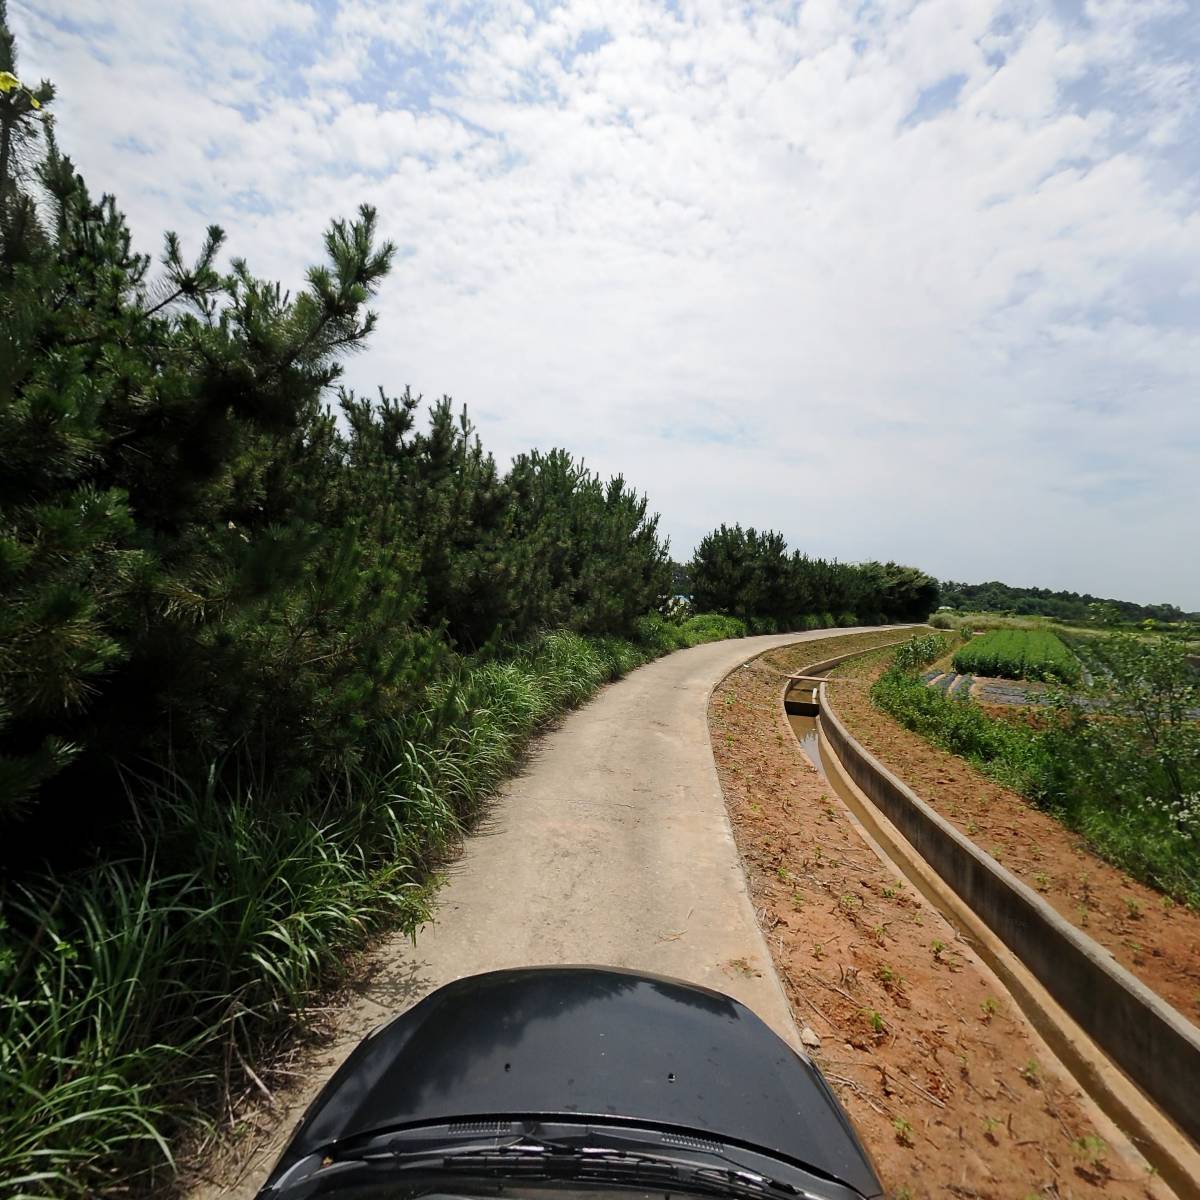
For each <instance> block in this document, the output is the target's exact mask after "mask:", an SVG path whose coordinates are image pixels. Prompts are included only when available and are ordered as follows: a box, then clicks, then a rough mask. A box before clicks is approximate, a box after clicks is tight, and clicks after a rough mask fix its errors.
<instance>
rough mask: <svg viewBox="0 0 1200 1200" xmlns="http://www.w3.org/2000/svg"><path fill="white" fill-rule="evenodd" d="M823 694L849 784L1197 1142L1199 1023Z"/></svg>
mask: <svg viewBox="0 0 1200 1200" xmlns="http://www.w3.org/2000/svg"><path fill="white" fill-rule="evenodd" d="M820 700H821V726H822V732H823V734H824V737H825V740H826V742H827V743H828V744H829V746H830V748H831V749H832V750H833V752H834V755H835V757H836V759H837V760H838V764H839V766H840V767H841V768H842V770H843V771H844V773H845V774H846V775H847V776H848V778H849V779H850V780H851V782H852V783H853V784H854V785H855V787H856V788H857V789H858V790H859V791H860V792H861V793H862V794H863V795H864V796H866V798H867V799H868V800H869V801H870V802H871V803H872V804H873V805H874V806H876V807H877V808H878V809H879V811H880V812H881V814H882V815H883V816H884V817H885V818H886V819H887V820H888V822H889V823H890V824H891V825H892V826H894V827H895V829H896V830H897V831H898V833H899V834H900V835H901V836H902V837H903V838H904V839H905V841H907V842H908V843H909V845H911V847H912V848H913V851H914V852H915V854H916V855H917V856H918V857H919V858H920V859H922V860H923V861H924V862H925V863H927V864H928V865H929V866H930V867H931V868H932V869H933V870H934V871H935V872H936V873H937V875H938V876H939V877H940V878H941V879H942V880H944V881H945V883H946V884H947V885H948V886H949V887H950V888H951V889H952V890H953V892H954V893H955V894H956V895H957V896H958V897H960V898H961V899H962V901H963V902H964V904H965V906H966V908H967V909H968V910H969V911H971V912H973V913H975V914H976V915H977V916H978V917H979V919H980V920H981V921H982V922H983V923H984V924H985V925H986V926H987V928H988V929H990V930H992V931H993V932H994V933H995V935H996V936H997V937H998V939H999V940H1000V942H1001V943H1002V944H1003V945H1004V946H1006V947H1007V948H1008V949H1010V950H1011V951H1012V953H1013V954H1014V955H1015V956H1016V958H1017V959H1018V960H1019V961H1020V962H1021V963H1022V964H1023V965H1024V966H1025V967H1026V968H1028V970H1029V972H1030V974H1031V975H1032V976H1033V978H1034V979H1036V980H1037V981H1038V982H1039V983H1040V984H1041V985H1042V986H1044V987H1045V989H1046V991H1047V992H1048V993H1049V995H1050V996H1051V997H1052V998H1053V999H1054V1001H1055V1002H1056V1003H1057V1004H1060V1005H1061V1006H1062V1009H1063V1010H1064V1011H1065V1012H1066V1014H1068V1015H1069V1016H1070V1018H1071V1019H1072V1020H1073V1021H1075V1022H1077V1023H1078V1025H1079V1026H1080V1028H1081V1029H1082V1030H1083V1031H1084V1032H1085V1033H1086V1034H1087V1035H1088V1037H1090V1038H1091V1039H1093V1040H1094V1041H1095V1043H1096V1044H1097V1045H1098V1046H1099V1047H1100V1048H1101V1049H1102V1051H1103V1052H1104V1053H1105V1054H1106V1055H1108V1056H1109V1057H1110V1058H1111V1059H1112V1060H1113V1062H1115V1063H1116V1064H1117V1065H1118V1066H1120V1067H1121V1069H1122V1070H1123V1071H1125V1072H1126V1073H1127V1074H1128V1076H1129V1077H1130V1079H1131V1080H1132V1081H1133V1082H1134V1083H1135V1084H1136V1085H1137V1086H1138V1087H1139V1088H1140V1089H1142V1091H1143V1092H1145V1094H1146V1095H1147V1096H1148V1097H1150V1098H1151V1099H1152V1100H1153V1101H1154V1103H1155V1104H1156V1105H1157V1106H1158V1107H1159V1108H1160V1109H1161V1110H1162V1112H1163V1113H1164V1114H1165V1115H1166V1116H1167V1117H1169V1118H1170V1120H1172V1121H1173V1122H1175V1124H1176V1125H1178V1127H1179V1129H1180V1130H1182V1131H1183V1133H1184V1134H1186V1135H1187V1136H1188V1138H1190V1139H1191V1143H1192V1146H1193V1149H1194V1147H1195V1143H1197V1142H1200V1103H1198V1102H1197V1098H1198V1097H1200V1030H1197V1029H1196V1028H1195V1026H1193V1025H1192V1024H1191V1023H1190V1022H1188V1021H1187V1020H1185V1019H1184V1018H1183V1017H1182V1016H1181V1015H1180V1014H1179V1013H1178V1012H1176V1011H1175V1009H1173V1008H1172V1007H1171V1006H1170V1005H1168V1004H1167V1003H1166V1002H1165V1001H1163V1000H1162V999H1161V998H1160V997H1159V996H1157V995H1155V994H1154V993H1153V992H1152V991H1151V990H1150V989H1149V988H1147V987H1146V986H1145V984H1143V983H1142V982H1141V981H1140V980H1138V979H1137V978H1135V977H1134V976H1133V975H1132V974H1130V972H1128V971H1126V970H1125V969H1124V968H1123V967H1122V966H1120V965H1119V964H1118V963H1116V962H1115V961H1114V960H1113V959H1112V958H1111V957H1110V956H1109V955H1108V952H1107V951H1105V950H1104V949H1103V948H1102V947H1101V946H1099V945H1098V944H1097V943H1096V942H1094V941H1093V940H1092V939H1091V938H1089V937H1087V935H1086V934H1083V933H1081V932H1080V931H1079V930H1077V929H1075V928H1074V927H1073V926H1071V925H1069V924H1068V923H1067V922H1066V921H1064V920H1063V918H1062V917H1060V916H1059V915H1058V913H1056V912H1055V911H1054V910H1053V909H1052V908H1050V906H1049V905H1048V904H1047V903H1046V902H1045V901H1044V900H1042V899H1041V897H1039V896H1038V895H1037V894H1036V893H1035V892H1034V891H1033V890H1032V889H1031V888H1029V887H1027V886H1026V885H1025V884H1024V883H1022V882H1021V881H1020V880H1019V879H1017V878H1016V876H1014V875H1013V874H1012V872H1010V871H1008V870H1007V869H1006V868H1004V867H1003V866H1001V865H1000V864H999V863H997V862H996V861H995V860H994V859H992V858H991V857H990V856H989V855H987V854H985V853H984V852H983V851H981V850H980V849H979V848H978V847H977V846H975V845H974V844H973V843H972V842H970V841H969V840H968V839H967V838H966V837H964V836H963V835H962V834H961V833H959V831H958V830H957V829H955V828H954V827H953V826H952V825H950V824H949V822H947V821H946V820H944V819H943V818H942V817H941V816H940V815H939V814H938V813H936V812H935V811H934V810H933V809H932V808H930V806H929V805H928V804H926V803H925V801H923V800H922V799H921V798H920V797H919V796H918V795H917V794H916V793H915V792H914V791H912V789H911V788H909V787H908V786H907V785H906V784H905V783H903V781H901V780H900V779H898V778H897V777H896V776H895V775H894V774H892V772H891V771H889V770H888V769H887V768H886V767H885V766H884V765H883V764H882V763H880V762H879V761H878V759H876V758H875V757H874V756H873V755H872V754H871V753H870V752H869V751H868V750H866V749H865V748H864V747H863V746H862V745H861V744H860V743H859V742H858V741H857V740H856V739H855V738H854V737H853V735H851V734H850V732H849V731H848V730H847V729H846V727H845V726H844V725H843V724H842V722H841V720H840V718H839V717H838V716H837V713H836V712H835V711H834V710H833V708H832V707H831V706H830V703H829V694H828V688H827V685H826V684H821V686H820ZM1189 1157H1190V1156H1189ZM1192 1186H1193V1188H1194V1186H1195V1180H1194V1179H1193V1180H1192ZM1177 1190H1178V1189H1177ZM1189 1191H1192V1189H1189ZM1192 1194H1195V1193H1194V1191H1192Z"/></svg>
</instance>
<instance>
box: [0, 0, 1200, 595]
mask: <svg viewBox="0 0 1200 1200" xmlns="http://www.w3.org/2000/svg"><path fill="white" fill-rule="evenodd" d="M10 20H11V22H12V24H13V26H14V27H15V29H16V32H17V34H18V38H19V53H20V68H21V75H22V76H23V78H25V79H26V80H29V79H35V78H38V77H41V76H48V77H50V78H51V79H53V80H54V82H55V83H56V84H57V86H58V89H59V98H58V99H57V100H56V102H55V106H54V108H55V112H56V114H57V121H58V134H59V140H60V143H61V144H62V145H63V147H64V149H65V150H67V152H68V153H70V154H71V155H72V157H73V158H74V160H75V162H76V164H77V165H78V167H79V168H80V170H81V171H82V172H83V174H84V175H85V177H86V178H87V180H88V183H89V185H90V186H91V188H92V189H93V190H94V191H101V190H103V191H111V192H114V193H115V194H116V195H117V197H118V200H119V201H120V203H121V205H122V207H123V208H124V210H125V212H126V213H127V215H128V217H129V220H130V223H131V226H132V228H133V231H134V235H135V240H136V242H137V244H138V245H139V247H140V248H142V249H144V250H148V251H156V250H157V249H158V248H159V247H160V246H161V237H162V233H163V231H164V230H167V229H173V230H175V231H177V232H178V233H179V234H180V235H181V237H183V239H184V241H185V245H187V246H190V247H193V248H198V246H199V242H200V238H201V235H202V232H203V230H204V228H205V226H207V225H208V224H210V223H217V224H219V225H221V226H223V227H224V228H225V230H226V231H227V234H228V243H227V245H228V249H229V253H230V254H232V255H239V256H241V257H244V258H246V259H247V260H248V262H249V265H250V267H251V268H252V270H253V271H254V272H255V273H256V274H258V275H260V276H266V277H270V278H278V279H280V280H282V281H283V282H284V284H285V285H287V286H290V287H292V288H297V287H299V286H301V285H302V283H303V278H304V270H305V268H306V267H307V266H308V265H309V264H311V263H313V262H316V261H319V260H320V258H321V254H322V249H321V234H322V231H323V230H324V228H325V227H326V226H327V224H328V222H329V220H330V219H331V218H332V217H336V216H348V215H352V214H353V213H354V211H355V210H356V208H357V206H358V205H359V204H360V203H363V202H367V203H370V204H373V205H375V206H377V208H378V210H379V219H380V226H381V231H382V233H383V234H384V236H386V237H389V238H391V239H392V240H394V241H395V243H396V244H397V247H398V256H397V261H396V264H395V267H394V269H393V271H392V274H391V275H390V277H389V278H388V280H387V282H386V283H385V284H384V286H383V288H382V289H381V291H380V294H379V296H378V299H377V303H376V307H377V309H378V310H379V314H380V321H379V326H378V330H377V332H376V333H375V335H374V338H373V341H372V343H371V345H370V347H369V348H368V349H367V350H366V351H365V352H364V353H363V354H361V355H359V356H357V357H355V358H354V359H353V360H352V361H350V362H349V363H348V364H347V380H348V382H349V383H351V384H352V385H354V386H355V387H357V388H360V389H362V390H365V391H371V392H374V390H375V387H376V385H378V384H382V385H384V386H385V388H386V389H387V390H389V391H392V392H396V391H400V390H402V389H403V388H404V386H405V385H411V386H412V388H413V389H414V391H418V392H421V393H423V394H424V395H425V396H426V398H427V399H433V398H436V397H438V396H440V395H443V394H448V395H450V396H452V397H453V398H454V399H455V401H456V402H458V403H462V404H465V405H466V406H467V408H468V410H469V413H470V415H471V417H472V419H473V420H474V422H475V423H476V425H477V427H478V429H479V432H480V434H481V436H482V438H483V441H484V444H485V446H487V447H488V448H490V449H491V450H493V451H494V452H495V454H496V456H497V458H498V459H499V460H500V461H501V462H506V461H507V460H508V459H509V458H510V457H511V456H512V455H513V454H515V453H519V452H520V451H522V450H525V449H529V448H531V447H535V446H536V447H539V448H542V449H549V448H550V447H552V446H563V447H566V448H567V449H569V450H571V451H573V452H574V453H575V454H577V455H579V456H581V457H583V458H585V459H586V461H587V462H588V464H589V465H590V466H592V467H593V468H594V469H595V470H597V471H599V472H600V473H602V474H603V475H605V476H608V475H612V474H618V473H620V474H622V475H624V476H625V477H626V478H627V479H628V480H629V481H630V482H632V483H633V484H634V485H636V486H637V487H638V488H639V489H640V490H643V491H645V492H646V493H647V494H648V495H649V498H650V502H651V506H652V508H653V509H655V510H656V511H658V512H660V513H661V515H662V520H661V528H662V530H663V531H664V532H665V533H666V534H668V535H669V536H670V539H671V547H672V553H673V556H674V557H676V558H680V559H684V558H687V557H688V556H690V553H691V550H692V548H693V546H694V545H695V543H696V541H697V540H698V539H699V538H700V537H701V536H703V534H704V533H705V532H706V531H707V530H709V529H711V528H713V527H714V526H716V525H718V524H720V523H722V522H727V523H729V524H732V523H734V522H740V523H741V524H743V525H753V526H755V527H757V528H775V529H778V530H780V531H781V532H782V533H783V534H784V535H785V536H786V537H787V539H788V541H789V543H790V544H791V545H792V546H793V547H797V548H799V549H802V550H805V551H807V552H808V553H810V554H820V555H825V556H835V557H837V558H840V559H842V560H845V561H859V560H864V559H871V558H878V559H895V560H899V561H902V562H909V563H913V564H915V565H918V566H921V567H923V568H924V569H925V570H927V571H929V572H930V573H932V574H934V575H936V576H938V577H940V578H943V579H946V578H950V579H957V580H964V581H970V582H976V581H981V580H984V579H1001V580H1003V581H1005V582H1007V583H1010V584H1014V585H1025V586H1044V587H1052V588H1068V589H1072V590H1077V591H1081V592H1082V591H1086V592H1091V593H1093V594H1096V595H1106V596H1115V597H1118V598H1122V599H1130V600H1137V601H1142V602H1171V603H1177V604H1180V605H1181V606H1183V607H1184V608H1187V609H1200V554H1198V553H1197V549H1198V545H1197V542H1198V539H1197V526H1198V518H1200V213H1198V209H1197V200H1198V199H1200V122H1198V121H1197V116H1198V115H1200V114H1198V109H1200V3H1196V2H1191V3H1189V2H1188V0H1019V2H1014V3H1008V2H1000V0H894V2H893V0H859V2H851V0H803V2H802V3H799V4H795V3H770V2H768V3H760V4H753V3H746V4H736V5H735V4H724V3H716V2H709V0H694V2H689V0H674V2H671V0H659V2H657V3H643V2H641V0H565V2H564V3H547V4H536V5H531V4H526V3H499V4H495V5H479V4H464V3H458V2H457V0H450V2H448V3H426V2H424V0H337V2H334V0H320V2H317V3H302V2H301V0H188V2H187V3H186V4H185V3H182V2H181V0H37V2H36V3H27V2H26V0H10Z"/></svg>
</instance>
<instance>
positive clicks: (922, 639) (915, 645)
mask: <svg viewBox="0 0 1200 1200" xmlns="http://www.w3.org/2000/svg"><path fill="white" fill-rule="evenodd" d="M945 651H946V639H945V638H944V637H941V636H939V635H938V634H936V633H926V634H914V635H913V636H912V637H911V638H909V639H908V641H907V642H904V643H902V644H901V645H899V646H897V647H896V651H895V653H894V654H893V655H892V662H891V671H892V672H901V671H914V670H916V669H917V668H918V667H923V666H925V665H926V664H927V663H931V662H933V661H934V659H936V658H940V657H941V656H942V655H943V654H944V653H945Z"/></svg>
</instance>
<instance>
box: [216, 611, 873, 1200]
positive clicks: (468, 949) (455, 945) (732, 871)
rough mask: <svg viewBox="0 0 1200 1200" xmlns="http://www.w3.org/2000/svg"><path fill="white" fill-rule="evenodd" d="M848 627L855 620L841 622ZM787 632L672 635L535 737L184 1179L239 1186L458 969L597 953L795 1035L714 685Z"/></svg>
mask: <svg viewBox="0 0 1200 1200" xmlns="http://www.w3.org/2000/svg"><path fill="white" fill-rule="evenodd" d="M844 632H845V633H847V634H850V633H854V632H861V631H856V630H846V631H844ZM824 637H828V632H827V631H825V632H822V631H817V632H813V633H790V634H778V635H769V636H765V637H753V638H746V639H737V640H732V641H723V642H713V643H709V644H707V645H702V646H696V647H693V648H692V649H689V650H681V651H679V652H677V653H675V654H670V655H668V656H667V657H666V658H662V659H659V660H658V661H657V662H654V663H651V664H649V665H648V666H645V667H642V668H640V669H639V670H637V671H635V672H633V673H632V674H631V675H629V676H628V677H626V678H625V679H623V680H621V681H620V682H618V683H615V684H612V685H611V686H609V687H607V688H605V689H604V690H603V691H602V692H601V693H600V694H599V695H598V696H597V697H596V699H595V700H593V701H592V702H591V703H589V704H587V705H585V706H584V707H583V708H581V709H579V710H577V711H576V712H574V713H572V714H571V715H570V716H568V717H567V718H566V719H565V720H564V721H563V722H562V724H561V725H560V726H559V727H558V728H557V729H556V730H554V731H553V732H552V733H550V734H548V735H547V736H546V737H544V738H542V739H540V740H539V741H538V742H536V743H535V744H534V747H533V749H532V751H531V753H530V755H529V760H528V762H527V764H526V767H525V769H524V771H522V772H521V773H520V774H519V775H518V776H517V777H516V778H515V779H514V780H512V781H511V782H510V783H509V784H508V785H506V786H505V787H504V788H503V789H502V790H501V792H500V794H499V796H498V797H497V799H496V800H495V802H494V803H493V805H492V806H491V808H490V810H489V814H488V816H487V817H486V818H485V821H484V823H483V824H482V826H481V827H480V828H479V830H478V831H477V833H476V834H475V836H472V837H471V838H470V839H469V840H468V841H467V843H466V846H465V849H464V853H463V854H462V856H461V858H459V859H458V861H457V862H455V863H454V864H453V865H452V866H451V867H450V869H449V872H448V879H447V882H446V884H445V886H444V888H443V889H442V891H441V892H440V893H439V903H438V907H437V912H436V916H435V919H434V921H433V923H432V924H431V925H430V926H428V927H427V928H426V929H425V930H424V931H423V932H422V933H421V934H420V935H419V937H418V939H417V942H416V945H415V947H414V946H413V945H412V944H411V943H410V942H409V941H408V940H407V939H404V938H402V937H397V938H396V939H394V940H393V941H391V942H389V943H386V944H385V945H384V946H383V947H382V948H381V950H380V952H379V954H378V955H377V956H376V958H375V960H374V963H375V969H374V970H373V971H372V972H371V973H370V974H369V978H367V979H366V981H365V982H364V984H363V985H362V986H361V987H360V988H359V989H358V990H357V993H356V994H355V995H353V996H352V998H351V999H350V1001H349V1002H348V1004H347V1006H346V1008H345V1011H344V1012H340V1013H338V1014H337V1015H336V1017H335V1019H334V1024H335V1031H334V1037H333V1041H332V1044H329V1045H326V1046H324V1047H322V1050H321V1053H320V1060H319V1061H313V1062H308V1063H304V1064H301V1066H302V1070H301V1076H300V1078H299V1079H298V1081H297V1085H296V1086H295V1088H294V1089H293V1090H292V1093H291V1094H290V1095H289V1096H287V1097H286V1098H280V1097H276V1102H275V1106H274V1109H273V1111H272V1112H271V1113H269V1114H259V1117H260V1119H261V1118H265V1122H264V1124H263V1131H262V1132H261V1133H260V1135H259V1136H258V1137H257V1138H251V1139H248V1141H249V1142H252V1143H254V1144H253V1145H244V1146H243V1147H242V1150H241V1152H240V1154H238V1155H237V1159H238V1161H237V1162H235V1163H226V1164H214V1166H213V1169H212V1170H211V1172H210V1174H211V1175H212V1178H209V1179H207V1180H206V1181H204V1182H203V1183H201V1184H200V1185H199V1187H198V1188H197V1190H196V1192H195V1194H196V1195H197V1196H203V1197H205V1198H208V1197H218V1196H220V1197H229V1196H233V1197H238V1198H240V1197H249V1196H252V1195H253V1194H254V1191H255V1189H256V1188H257V1187H258V1186H259V1185H260V1184H261V1183H262V1180H263V1179H264V1177H265V1175H266V1172H267V1170H268V1169H269V1167H270V1165H271V1163H272V1162H273V1160H274V1157H275V1155H276V1153H277V1152H278V1148H279V1144H280V1142H281V1141H282V1139H283V1138H284V1136H285V1135H286V1133H287V1132H288V1131H289V1130H290V1129H291V1127H292V1125H293V1123H294V1121H295V1119H296V1118H297V1117H298V1115H299V1113H300V1111H301V1109H302V1107H303V1106H304V1105H305V1104H306V1103H307V1102H308V1100H309V1099H311V1097H312V1095H313V1094H314V1093H315V1092H316V1091H317V1089H318V1088H319V1087H320V1085H321V1084H322V1083H323V1082H324V1080H325V1079H326V1078H327V1077H328V1075H329V1074H331V1073H332V1071H333V1069H334V1068H335V1067H336V1066H337V1064H338V1063H339V1062H340V1061H341V1060H342V1058H344V1057H345V1055H346V1053H347V1052H348V1051H349V1050H350V1048H351V1047H352V1046H353V1045H354V1044H355V1043H356V1042H357V1041H358V1040H359V1038H361V1037H362V1036H363V1034H365V1033H366V1032H367V1031H368V1030H369V1029H371V1028H372V1027H374V1026H375V1025H377V1024H379V1023H380V1022H381V1021H383V1020H386V1019H387V1018H389V1017H391V1016H393V1015H395V1014H396V1013H398V1012H400V1011H402V1010H404V1009H406V1008H408V1007H409V1006H410V1005H412V1004H413V1003H415V1002H416V1001H417V1000H419V999H420V998H421V997H422V996H424V995H426V994H427V993H428V992H430V991H431V990H433V989H434V988H436V987H439V986H440V985H441V984H443V983H446V982H448V981H450V980H452V979H455V978H458V977H460V976H463V975H470V974H473V973H475V972H479V971H488V970H495V969H500V968H504V967H513V966H526V965H530V964H534V963H607V964H611V965H615V966H624V967H634V968H639V969H642V970H648V971H654V972H657V973H659V974H664V975H674V976H678V977H681V978H684V979H688V980H691V981H693V982H696V983H700V984H704V985H706V986H709V987H713V988H718V989H720V990H722V991H725V992H729V993H731V994H732V995H734V996H736V997H737V998H738V999H740V1000H743V1001H744V1002H745V1003H747V1004H749V1005H750V1006H751V1008H753V1009H754V1011H755V1012H757V1013H758V1014H759V1015H760V1016H761V1017H763V1019H764V1020H766V1021H767V1022H768V1024H770V1025H771V1026H772V1027H773V1028H774V1029H776V1030H777V1031H778V1032H779V1033H781V1034H783V1035H784V1036H785V1037H787V1038H788V1039H789V1040H790V1041H792V1042H793V1043H795V1042H796V1032H795V1028H794V1026H793V1024H792V1020H791V1017H790V1014H789V1010H788V1005H787V1002H786V1000H785V999H784V995H783V992H782V989H781V987H780V984H779V981H778V978H777V977H776V975H775V973H774V970H773V968H772V966H771V958H770V955H769V953H768V952H767V949H766V945H765V942H764V940H763V935H762V933H761V932H760V930H759V927H758V924H757V922H756V920H755V916H754V911H753V909H752V907H751V905H750V901H749V899H748V896H747V892H746V883H745V877H744V875H743V873H742V867H741V864H740V862H739V858H738V853H737V849H736V847H735V845H734V841H733V837H732V834H731V831H730V827H729V819H728V817H727V815H726V810H725V804H724V800H723V798H722V794H721V788H720V785H719V784H718V782H717V776H716V772H715V770H714V767H713V755H712V750H711V747H710V742H709V734H708V722H707V718H706V707H707V701H708V697H709V694H710V692H711V690H712V688H713V686H714V685H715V684H716V683H717V682H718V681H719V680H720V679H721V678H722V676H724V675H725V674H726V673H727V672H728V671H730V670H731V669H733V668H735V667H736V666H738V664H740V663H741V662H743V661H745V660H746V659H748V658H750V657H752V656H753V655H756V654H758V653H760V652H761V651H763V650H766V649H770V648H772V647H776V646H781V645H784V644H786V643H789V642H795V641H801V640H809V639H815V638H824Z"/></svg>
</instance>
